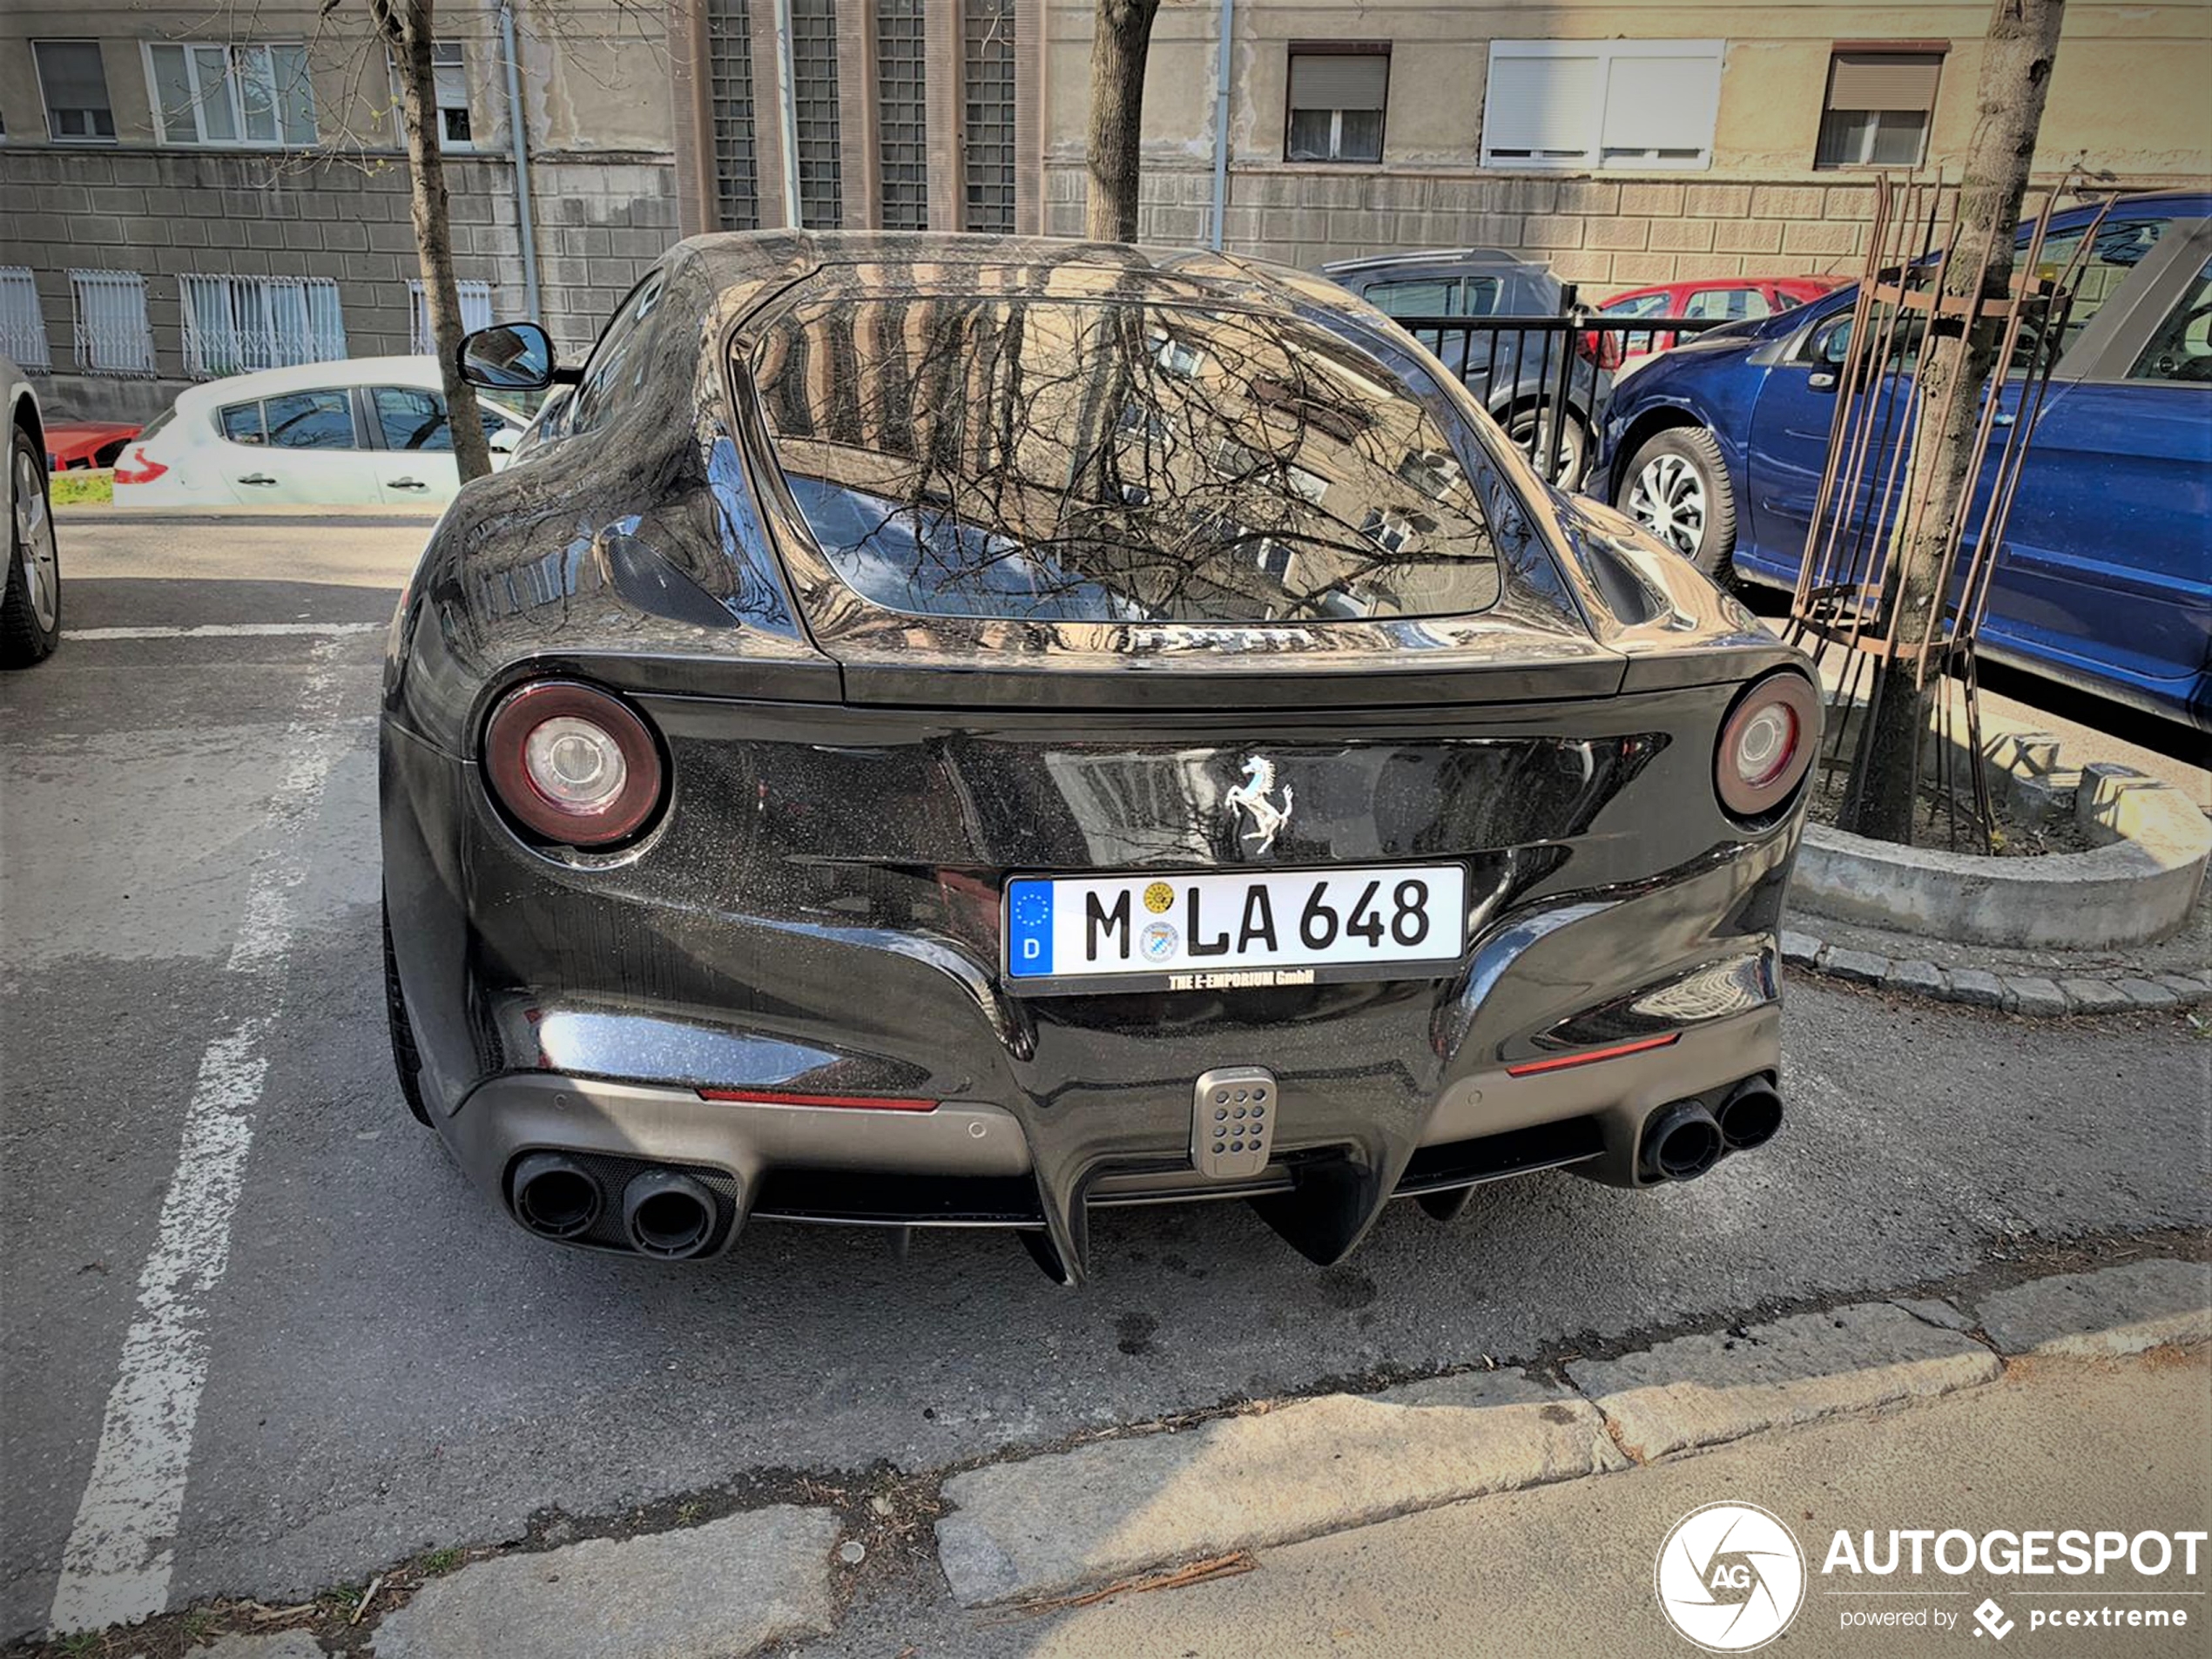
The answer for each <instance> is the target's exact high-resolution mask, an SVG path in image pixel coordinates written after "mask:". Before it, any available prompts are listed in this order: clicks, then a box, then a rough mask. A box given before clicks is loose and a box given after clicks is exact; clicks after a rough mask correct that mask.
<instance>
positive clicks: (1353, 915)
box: [1005, 864, 1467, 995]
mask: <svg viewBox="0 0 2212 1659" xmlns="http://www.w3.org/2000/svg"><path fill="white" fill-rule="evenodd" d="M1466 933H1467V872H1466V870H1465V868H1464V867H1461V866H1460V865H1457V864H1406V865H1385V866H1373V867H1361V868H1351V869H1334V870H1268V871H1264V872H1260V871H1253V872H1243V871H1238V872H1226V873H1216V874H1206V875H1173V876H1168V875H1141V874H1140V875H1108V876H1064V877H1062V876H1017V877H1015V879H1014V880H1010V881H1008V883H1007V884H1006V914H1005V937H1006V977H1007V983H1008V988H1009V989H1012V990H1015V991H1021V992H1025V993H1028V994H1031V995H1035V994H1039V993H1046V992H1055V991H1085V990H1123V989H1126V990H1136V989H1145V988H1167V989H1170V990H1213V989H1221V988H1234V987H1239V986H1267V985H1303V984H1312V983H1314V982H1316V981H1337V980H1348V979H1401V978H1413V977H1417V976H1419V975H1420V974H1421V973H1423V972H1427V973H1442V972H1447V971H1449V969H1450V968H1452V967H1453V966H1454V965H1456V964H1457V962H1458V961H1459V960H1460V956H1461V954H1463V953H1464V952H1465V950H1466V948H1467V937H1466Z"/></svg>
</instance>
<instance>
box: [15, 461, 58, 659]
mask: <svg viewBox="0 0 2212 1659" xmlns="http://www.w3.org/2000/svg"><path fill="white" fill-rule="evenodd" d="M12 435H13V440H14V441H13V442H11V443H10V446H9V451H8V465H9V467H10V469H12V470H13V472H14V474H15V486H16V511H15V522H14V523H12V524H10V526H9V527H8V529H9V549H8V550H9V557H8V577H7V585H6V587H5V589H4V590H0V668H29V667H30V665H31V664H33V663H40V662H44V661H45V659H46V658H49V657H51V656H52V655H53V654H54V647H55V646H56V645H58V644H61V638H62V565H61V556H60V554H59V553H58V552H57V550H55V547H54V515H53V511H52V509H51V506H50V505H49V504H48V502H47V499H46V458H45V457H44V455H40V454H39V453H38V446H37V444H35V443H33V442H31V441H30V434H29V433H28V432H25V431H24V429H23V428H21V427H16V428H12Z"/></svg>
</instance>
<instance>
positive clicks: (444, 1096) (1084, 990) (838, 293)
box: [381, 233, 1818, 1280]
mask: <svg viewBox="0 0 2212 1659" xmlns="http://www.w3.org/2000/svg"><path fill="white" fill-rule="evenodd" d="M464 361H465V362H466V364H467V365H468V367H469V373H470V374H471V375H472V377H473V378H475V379H476V380H477V381H479V382H480V383H482V384H484V385H487V386H492V387H500V388H508V389H515V388H523V387H534V386H540V385H543V384H544V383H545V382H546V381H548V380H549V379H550V377H551V375H552V366H551V363H550V351H549V348H548V347H547V344H546V341H545V339H544V336H543V334H542V333H540V332H539V331H537V330H536V329H535V328H534V327H529V325H510V326H502V327H497V328H494V329H490V330H486V331H483V332H482V333H480V334H475V335H473V336H471V337H470V340H469V342H468V343H467V345H466V346H465V347H464ZM570 378H571V379H572V380H575V381H576V382H577V383H576V384H575V385H574V388H573V391H572V393H571V394H570V395H569V396H567V397H566V398H564V399H563V400H562V401H561V403H560V405H559V407H558V408H556V409H554V410H552V411H551V412H550V413H549V415H547V416H545V417H543V419H542V420H541V421H540V422H539V424H538V426H537V427H536V428H534V430H535V432H536V436H535V437H534V438H533V439H532V441H531V442H528V443H526V444H525V445H523V447H522V448H519V449H518V450H517V452H516V456H515V458H514V461H513V462H512V464H510V465H509V467H508V468H507V469H506V470H505V471H503V472H502V473H499V474H497V475H494V476H492V477H489V478H485V479H480V480H478V481H476V482H474V483H471V484H469V485H467V486H466V487H465V488H463V489H462V491H461V493H460V495H459V496H457V497H456V498H455V502H454V503H453V505H452V506H451V507H450V508H449V509H448V511H447V513H446V515H445V516H444V518H443V520H442V523H441V524H440V525H439V528H438V529H437V530H436V531H435V534H434V535H433V536H432V537H431V539H430V543H429V545H428V549H427V550H426V551H425V553H424V556H423V559H422V563H421V567H420V568H419V569H418V570H416V572H415V576H414V577H413V579H412V581H411V582H410V583H409V584H408V590H407V593H406V595H405V597H404V598H403V599H402V600H401V606H400V610H399V614H398V616H397V617H396V618H395V625H394V628H393V631H392V636H391V638H392V649H391V655H390V658H389V661H388V668H387V678H386V685H385V694H384V705H383V731H382V743H381V771H382V785H381V798H382V818H383V841H384V898H385V903H386V907H387V913H386V914H387V941H388V945H387V973H388V986H389V992H390V1001H389V1006H390V1012H391V1023H392V1031H393V1040H394V1049H395V1056H396V1058H397V1061H398V1065H399V1071H400V1077H401V1084H402V1088H403V1090H404V1093H405V1095H406V1097H407V1099H408V1103H409V1104H410V1105H411V1106H412V1108H413V1109H414V1110H415V1113H416V1114H417V1115H418V1116H420V1117H421V1119H422V1120H423V1121H424V1122H425V1123H431V1124H434V1125H435V1127H436V1129H437V1131H438V1133H439V1134H440V1135H442V1136H444V1137H445V1139H446V1141H447V1142H448V1145H449V1146H450V1147H451V1149H452V1150H453V1151H454V1152H455V1155H456V1157H458V1159H459V1161H460V1163H461V1164H462V1166H463V1167H464V1168H465V1169H466V1170H468V1171H469V1173H470V1174H471V1175H472V1176H474V1177H475V1178H476V1179H477V1180H478V1181H480V1182H481V1183H482V1184H483V1185H484V1186H485V1188H487V1189H488V1190H489V1191H491V1192H492V1193H495V1194H496V1195H497V1197H498V1199H499V1201H500V1202H501V1204H502V1205H504V1206H505V1207H506V1208H507V1209H508V1210H509V1212H510V1213H511V1214H512V1215H513V1216H514V1217H515V1218H516V1220H517V1221H518V1222H519V1223H521V1224H522V1225H523V1226H524V1227H526V1228H528V1229H529V1230H530V1231H533V1232H536V1233H537V1234H540V1235H542V1236H543V1237H546V1238H558V1239H565V1240H568V1241H570V1242H573V1243H577V1244H586V1245H591V1246H596V1247H598V1248H602V1249H607V1250H615V1251H639V1252H643V1253H644V1254H647V1255H651V1256H656V1257H662V1258H678V1257H691V1256H700V1255H706V1254H711V1253H713V1252H716V1251H721V1250H722V1249H724V1248H725V1247H726V1246H727V1245H728V1244H729V1243H730V1242H731V1240H732V1238H734V1237H735V1236H736V1234H737V1233H738V1230H739V1228H740V1226H741V1225H742V1224H744V1223H745V1221H746V1219H747V1218H748V1217H787V1218H792V1219H799V1220H813V1221H837V1222H863V1223H875V1224H884V1225H887V1226H892V1227H898V1228H905V1227H909V1226H913V1225H915V1224H942V1225H955V1226H971V1225H997V1226H1003V1227H1008V1228H1012V1229H1015V1230H1018V1231H1020V1233H1021V1236H1022V1238H1024V1239H1025V1240H1026V1241H1028V1244H1029V1245H1030V1248H1031V1249H1032V1251H1033V1252H1034V1253H1035V1255H1036V1257H1037V1258H1038V1259H1039V1260H1040V1261H1041V1262H1042V1263H1043V1264H1045V1265H1046V1266H1047V1267H1048V1268H1049V1271H1052V1272H1053V1273H1055V1275H1058V1276H1061V1277H1062V1278H1067V1279H1070V1280H1072V1279H1074V1278H1076V1277H1077V1276H1079V1275H1080V1274H1081V1272H1082V1270H1083V1268H1084V1265H1085V1263H1086V1261H1087V1259H1088V1258H1089V1247H1088V1244H1087V1243H1086V1238H1087V1227H1086V1219H1085V1218H1086V1217H1087V1215H1088V1214H1089V1211H1090V1210H1091V1209H1092V1208H1093V1207H1095V1206H1099V1205H1108V1204H1147V1203H1155V1202H1160V1201H1163V1200H1183V1199H1200V1198H1217V1197H1244V1198H1248V1199H1250V1200H1251V1201H1252V1202H1253V1203H1254V1204H1255V1205H1256V1206H1257V1208H1258V1212H1259V1213H1260V1214H1261V1215H1262V1216H1263V1217H1264V1218H1265V1219H1266V1220H1267V1221H1268V1222H1269V1223H1271V1224H1272V1225H1273V1226H1274V1227H1275V1228H1276V1229H1277V1230H1278V1231H1280V1232H1281V1233H1282V1234H1283V1235H1285V1237H1286V1238H1288V1239H1289V1240H1290V1241H1291V1243H1292V1244H1294V1245H1295V1246H1296V1247H1297V1248H1298V1249H1299V1250H1301V1251H1304V1252H1305V1254H1306V1255H1308V1256H1309V1257H1311V1258H1313V1259H1315V1260H1317V1261H1322V1262H1328V1261H1332V1260H1334V1259H1336V1258H1339V1257H1341V1256H1342V1255H1344V1254H1345V1252H1346V1251H1349V1250H1351V1249H1352V1246H1353V1245H1354V1244H1356V1243H1357V1242H1358V1241H1359V1238H1361V1236H1362V1235H1363V1234H1364V1233H1365V1232H1366V1230H1367V1228H1368V1227H1369V1226H1370V1225H1371V1224H1372V1222H1373V1221H1374V1219H1375V1217H1376V1216H1377V1214H1378V1213H1379V1211H1380V1210H1381V1208H1382V1206H1383V1205H1384V1204H1386V1202H1387V1201H1388V1200H1389V1199H1391V1198H1392V1197H1395V1196H1401V1195H1403V1196H1413V1197H1420V1199H1421V1200H1422V1201H1423V1203H1424V1204H1426V1205H1427V1206H1428V1207H1429V1208H1431V1209H1432V1210H1433V1211H1437V1212H1439V1213H1449V1212H1451V1211H1454V1210H1455V1209H1456V1208H1457V1207H1458V1205H1459V1204H1460V1203H1461V1202H1462V1201H1463V1199H1464V1197H1465V1195H1466V1193H1467V1190H1468V1189H1470V1188H1471V1187H1472V1186H1474V1184H1477V1183H1479V1182H1482V1181H1487V1180H1490V1179H1492V1178H1494V1177H1500V1176H1504V1175H1509V1174H1515V1173H1519V1172H1521V1171H1524V1170H1534V1169H1541V1168H1547V1167H1554V1166H1561V1165H1565V1166H1571V1167H1573V1168H1575V1169H1577V1170H1581V1171H1584V1172H1585V1173H1587V1174H1588V1175H1590V1176H1592V1177H1595V1178H1598V1179H1600V1180H1603V1181H1608V1182H1613V1183H1615V1184H1622V1185H1629V1186H1641V1185H1645V1184H1651V1183H1655V1182H1660V1181H1666V1180H1671V1179H1679V1178H1683V1177H1689V1176H1692V1175H1696V1174H1698V1173H1700V1172H1702V1171H1703V1170H1706V1169H1708V1168H1710V1166H1711V1165H1712V1163H1714V1162H1715V1160H1716V1159H1717V1158H1718V1157H1721V1155H1722V1154H1723V1151H1726V1150H1743V1149H1745V1148H1749V1147H1752V1146H1756V1145H1757V1144H1758V1143H1761V1142H1762V1141H1764V1139H1766V1138H1767V1137H1768V1136H1770V1135H1771V1134H1772V1133H1773V1132H1774V1131H1775V1130H1776V1128H1777V1126H1778V1124H1779V1122H1780V1116H1781V1103H1780V1096H1779V1094H1778V1092H1777V1091H1778V1076H1779V1058H1778V1050H1777V1040H1778V1033H1779V1028H1780V1008H1779V997H1780V994H1781V976H1780V969H1779V967H1778V965H1777V954H1776V939H1777V935H1776V926H1777V921H1778V919H1779V917H1780V914H1781V907H1782V899H1783V889H1784V883H1785V882H1786V880H1787V878H1788V875H1789V871H1790V866H1791V859H1792V858H1793V856H1794V854H1795V852H1796V847H1797V836H1798V830H1799V824H1800V818H1801V793H1802V791H1801V788H1800V785H1801V782H1802V779H1803V777H1804V772H1805V769H1806V765H1807V763H1808V760H1809V759H1810V756H1811V752H1812V749H1813V747H1814V745H1815V743H1816V741H1817V725H1818V704H1817V700H1816V695H1815V691H1814V687H1813V684H1812V681H1811V679H1810V678H1808V676H1807V673H1806V671H1805V665H1804V661H1803V659H1802V658H1799V657H1798V656H1797V655H1796V654H1795V653H1793V652H1791V651H1788V650H1786V649H1784V647H1782V646H1781V645H1780V644H1777V642H1776V641H1775V640H1774V639H1773V637H1771V636H1770V635H1768V634H1766V633H1765V632H1764V631H1762V630H1760V628H1759V627H1758V626H1757V624H1756V623H1755V621H1754V620H1753V619H1752V618H1751V617H1750V616H1749V615H1748V614H1747V613H1746V612H1744V611H1743V610H1742V609H1741V608H1740V607H1738V606H1737V604H1735V603H1734V602H1732V601H1730V600H1729V599H1727V598H1725V597H1723V596H1722V595H1721V594H1719V593H1718V592H1717V591H1716V590H1714V589H1713V588H1712V586H1711V585H1710V583H1707V582H1706V581H1705V579H1704V578H1703V577H1700V576H1698V575H1697V574H1696V572H1695V571H1693V570H1690V569H1689V567H1688V566H1687V565H1685V564H1683V563H1682V562H1681V561H1679V560H1678V559H1676V558H1674V557H1673V556H1671V555H1669V553H1667V552H1666V551H1665V550H1662V549H1660V548H1658V547H1656V545H1654V544H1652V543H1649V542H1648V541H1646V540H1645V539H1644V538H1642V536H1640V535H1639V534H1638V533H1636V532H1635V529H1633V527H1632V526H1630V525H1629V523H1628V522H1627V521H1626V520H1624V519H1622V518H1621V517H1620V516H1618V515H1617V514H1615V513H1613V512H1612V511H1610V510H1609V509H1606V508H1604V507H1602V506H1599V505H1597V504H1595V503H1592V502H1569V501H1568V500H1566V499H1565V498H1563V497H1558V496H1554V495H1553V494H1551V493H1550V492H1548V491H1547V490H1546V489H1544V488H1543V487H1542V486H1541V483H1540V482H1538V481H1537V480H1536V479H1535V477H1534V475H1533V474H1532V473H1531V472H1530V471H1529V469H1528V468H1527V465H1526V463H1525V462H1524V461H1523V460H1522V458H1521V455H1519V453H1518V452H1517V451H1516V450H1514V448H1512V446H1511V445H1510V444H1508V443H1507V442H1506V441H1505V440H1504V439H1503V438H1502V437H1501V435H1500V434H1499V432H1498V430H1497V428H1495V427H1494V425H1492V423H1491V422H1490V421H1488V419H1487V417H1486V416H1485V415H1482V413H1481V412H1480V409H1479V408H1478V407H1477V406H1476V405H1475V403H1474V401H1473V400H1472V399H1471V398H1469V397H1468V396H1467V393H1466V391H1465V388H1462V387H1460V386H1459V385H1458V384H1457V383H1456V382H1455V381H1453V380H1452V378H1451V377H1450V376H1449V375H1448V374H1445V373H1444V372H1443V371H1442V370H1441V369H1440V368H1439V367H1438V366H1437V365H1436V363H1435V362H1434V361H1433V360H1432V359H1430V358H1428V357H1426V355H1424V354H1421V353H1420V352H1419V351H1418V349H1416V348H1413V347H1409V346H1408V344H1407V343H1406V341H1405V340H1404V338H1403V336H1402V335H1400V334H1399V333H1398V332H1397V331H1396V330H1395V329H1394V328H1393V327H1391V326H1390V325H1389V323H1388V321H1387V320H1386V319H1385V318H1384V317H1383V316H1382V315H1381V314H1379V313H1378V312H1375V311H1372V310H1371V309H1369V308H1368V307H1365V306H1363V305H1361V304H1360V303H1359V301H1357V300H1352V299H1350V298H1349V297H1347V296H1346V295H1345V294H1344V293H1342V292H1341V291H1340V290H1339V289H1336V288H1334V287H1331V286H1329V285H1327V284H1325V283H1323V282H1321V281H1319V280H1316V279H1313V278H1310V277H1305V276H1301V275H1300V274H1299V273H1296V272H1292V271H1286V270H1282V269H1278V268H1276V267H1271V266H1262V265H1258V264H1254V263H1252V262H1250V261H1246V260H1236V259H1231V258H1227V257H1224V256H1223V255H1220V254H1213V253H1173V252H1164V251H1149V250H1143V249H1136V248H1112V247H1106V246H1095V245H1093V246H1082V245H1076V244H1070V243H1064V242H1042V241H1022V240H1015V239H1005V240H1000V239H988V238H983V237H975V236H966V237H930V236H920V235H916V236H902V235H865V234H857V233H856V234H852V235H837V234H814V235H806V234H783V233H769V234H759V235H748V236H720V237H710V238H705V239H698V240H693V241H690V242H685V243H683V244H681V245H679V246H677V247H676V248H674V249H672V250H671V252H670V253H668V254H667V255H666V256H665V257H664V259H663V260H661V261H660V263H659V264H658V266H657V267H656V268H655V269H654V270H653V271H652V273H651V274H650V275H649V276H648V277H647V278H646V279H645V280H644V283H643V284H641V285H640V286H639V287H637V289H636V290H635V291H634V292H633V293H631V295H630V296H629V297H628V298H627V299H626V300H624V302H623V305H622V307H621V308H620V310H619V311H618V312H617V314H616V316H615V319H614V320H613V321H612V322H611V323H610V325H609V326H608V327H607V330H606V332H605V334H604V335H602V336H601V338H600V340H599V342H598V344H597V347H595V349H594V350H593V352H592V354H591V356H590V361H588V362H586V363H585V364H584V365H583V368H582V370H581V373H580V376H570Z"/></svg>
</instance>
